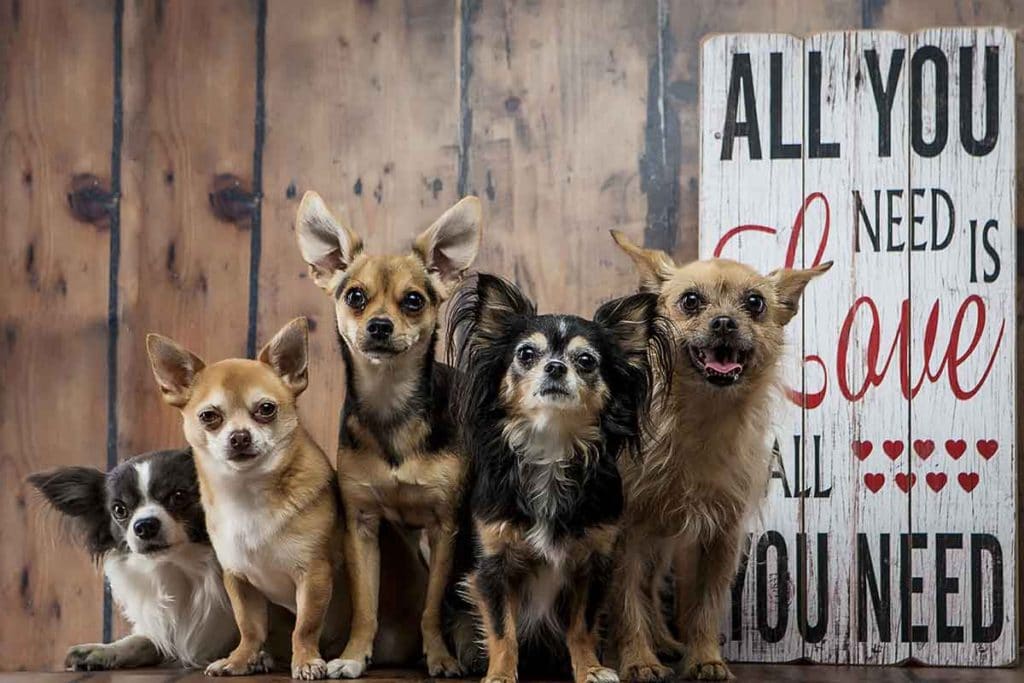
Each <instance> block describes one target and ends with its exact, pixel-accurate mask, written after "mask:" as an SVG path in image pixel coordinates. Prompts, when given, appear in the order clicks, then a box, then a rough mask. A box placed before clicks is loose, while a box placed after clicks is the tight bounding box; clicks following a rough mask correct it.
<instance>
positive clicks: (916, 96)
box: [910, 45, 949, 157]
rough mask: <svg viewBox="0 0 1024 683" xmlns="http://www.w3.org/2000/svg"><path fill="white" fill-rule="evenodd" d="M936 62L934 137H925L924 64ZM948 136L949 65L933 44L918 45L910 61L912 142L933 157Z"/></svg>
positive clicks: (944, 56)
mask: <svg viewBox="0 0 1024 683" xmlns="http://www.w3.org/2000/svg"><path fill="white" fill-rule="evenodd" d="M926 62H931V63H932V64H934V65H935V137H934V138H932V141H931V142H925V139H924V100H923V98H922V96H921V89H922V88H923V83H922V81H923V80H924V78H923V71H924V65H925V63H926ZM948 135H949V64H948V63H947V62H946V55H945V54H944V53H943V52H942V50H940V49H939V48H937V47H936V46H934V45H925V46H924V47H921V48H918V50H917V51H916V52H915V53H914V57H913V59H911V60H910V143H911V145H912V146H913V148H914V151H915V152H917V153H918V154H920V155H921V156H923V157H934V156H938V154H939V153H940V152H941V151H942V150H943V148H944V147H945V146H946V138H947V137H948Z"/></svg>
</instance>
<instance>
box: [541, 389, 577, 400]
mask: <svg viewBox="0 0 1024 683" xmlns="http://www.w3.org/2000/svg"><path fill="white" fill-rule="evenodd" d="M537 393H538V395H540V396H543V397H544V398H552V399H558V400H561V399H566V398H572V394H570V393H569V392H568V391H566V390H565V389H563V388H562V387H560V386H557V385H549V386H545V387H542V388H541V390H540V391H538V392H537Z"/></svg>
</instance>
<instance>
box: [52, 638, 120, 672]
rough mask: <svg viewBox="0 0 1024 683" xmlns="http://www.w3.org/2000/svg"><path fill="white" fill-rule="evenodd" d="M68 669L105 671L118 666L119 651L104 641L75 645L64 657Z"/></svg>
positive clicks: (65, 666)
mask: <svg viewBox="0 0 1024 683" xmlns="http://www.w3.org/2000/svg"><path fill="white" fill-rule="evenodd" d="M64 668H65V669H67V670H68V671H105V670H107V669H116V668H117V651H116V650H115V649H114V648H112V647H111V646H109V645H104V644H103V643H87V644H85V645H75V646H74V647H72V648H71V649H69V650H68V654H67V656H66V657H65V658H64Z"/></svg>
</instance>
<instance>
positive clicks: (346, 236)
mask: <svg viewBox="0 0 1024 683" xmlns="http://www.w3.org/2000/svg"><path fill="white" fill-rule="evenodd" d="M295 231H296V237H297V239H298V243H299V249H300V251H301V253H302V257H303V259H304V260H305V261H306V263H307V264H308V265H309V270H310V275H311V277H312V280H313V281H314V282H315V283H316V284H317V285H318V286H319V287H320V288H321V289H323V290H324V291H325V292H326V293H327V294H328V295H329V296H330V297H331V299H332V300H333V302H334V311H335V317H336V320H337V330H338V335H339V340H340V346H341V352H342V357H343V359H344V361H345V368H346V376H347V379H346V382H347V383H346V393H345V402H344V405H343V407H342V413H341V427H340V436H339V444H338V480H339V483H340V486H341V496H342V500H343V502H344V510H345V553H346V560H347V562H348V564H347V567H348V569H349V577H350V586H351V592H352V600H353V610H352V634H351V637H350V639H349V642H348V645H347V647H346V648H345V651H344V652H343V653H342V655H341V667H340V674H341V675H342V676H345V677H347V678H357V677H359V676H362V674H363V672H364V671H365V669H366V667H367V665H368V664H369V663H370V660H371V658H372V657H373V655H374V651H373V640H374V634H375V633H376V632H377V628H378V604H377V603H378V597H379V592H380V591H379V589H380V572H381V570H382V568H381V555H380V549H379V547H378V534H379V533H380V527H381V520H382V519H383V520H386V522H385V523H387V522H393V523H397V524H400V525H403V526H406V527H411V528H421V529H425V530H426V533H427V539H428V542H429V546H430V566H429V579H428V583H427V597H426V605H425V606H424V609H423V613H422V622H421V631H422V635H423V652H424V655H425V656H426V663H427V670H428V671H429V673H430V675H431V676H455V675H458V674H459V672H460V667H459V665H458V663H457V661H456V660H455V658H454V657H452V655H451V653H450V651H449V649H448V646H447V644H446V642H445V639H444V634H443V631H442V619H441V611H442V602H443V598H444V595H445V592H446V589H447V586H448V582H449V576H450V574H451V567H452V562H453V552H454V539H455V534H456V531H457V527H458V507H459V503H460V501H461V499H462V490H463V487H464V478H465V469H466V458H465V456H464V454H463V452H462V449H461V447H460V446H459V436H458V430H457V429H456V427H455V422H454V420H453V417H452V414H451V410H450V402H449V392H450V389H451V385H452V382H453V372H452V370H451V368H450V367H448V366H445V365H443V364H441V363H435V362H434V353H435V346H436V342H437V329H438V318H439V310H440V307H441V304H442V303H443V302H444V301H445V299H447V298H448V297H449V296H450V294H451V292H452V290H453V289H454V287H455V286H456V285H457V284H458V283H459V281H460V280H461V279H462V277H463V275H464V273H465V271H466V270H467V269H468V268H469V267H470V265H472V263H473V261H474V259H475V258H476V254H477V249H478V247H479V243H480V231H481V209H480V201H479V200H478V199H477V198H476V197H466V198H465V199H463V200H462V201H460V202H459V203H457V204H456V205H455V206H453V207H452V208H450V209H448V211H446V212H445V213H444V214H443V215H442V216H441V217H440V218H438V219H437V220H436V221H435V222H434V223H433V224H432V225H431V226H430V227H429V228H427V229H426V230H425V231H423V232H422V233H421V234H420V235H419V236H418V237H417V238H416V239H415V240H414V241H413V244H412V249H411V250H410V251H409V252H408V253H405V254H397V255H371V254H368V253H366V251H365V250H364V248H363V242H362V240H361V239H360V237H359V236H358V235H357V234H356V233H355V232H354V231H353V230H352V229H351V228H350V227H349V226H348V225H346V224H344V223H342V222H341V221H339V220H338V218H336V217H335V216H334V215H333V214H332V213H331V212H330V211H329V210H328V208H327V206H326V205H325V204H324V201H323V200H322V199H321V198H320V196H319V195H317V194H316V193H315V192H307V193H306V194H305V195H304V196H303V198H302V202H301V204H300V206H299V210H298V215H297V217H296V221H295Z"/></svg>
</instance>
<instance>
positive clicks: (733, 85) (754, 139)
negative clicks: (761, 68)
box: [722, 52, 761, 161]
mask: <svg viewBox="0 0 1024 683" xmlns="http://www.w3.org/2000/svg"><path fill="white" fill-rule="evenodd" d="M741 88H742V89H743V111H744V114H745V115H746V117H747V120H746V121H739V120H737V116H739V100H740V89H741ZM738 137H745V138H747V144H748V145H749V147H750V158H751V159H760V158H761V132H760V130H759V128H758V125H757V103H756V102H755V101H754V75H753V73H752V72H751V70H750V55H749V54H747V53H745V52H738V53H736V54H735V55H733V58H732V71H731V73H730V74H729V94H728V96H727V97H726V100H725V126H724V128H723V129H722V161H729V160H730V159H732V147H733V141H734V140H735V139H736V138H738Z"/></svg>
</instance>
